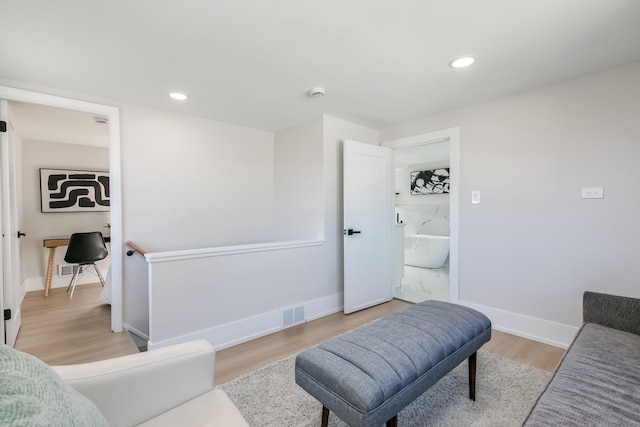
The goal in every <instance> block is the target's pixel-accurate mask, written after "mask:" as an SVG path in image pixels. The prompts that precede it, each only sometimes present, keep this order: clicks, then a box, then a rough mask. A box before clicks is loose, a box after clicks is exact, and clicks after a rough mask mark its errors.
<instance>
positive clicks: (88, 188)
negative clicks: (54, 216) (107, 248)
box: [40, 168, 111, 213]
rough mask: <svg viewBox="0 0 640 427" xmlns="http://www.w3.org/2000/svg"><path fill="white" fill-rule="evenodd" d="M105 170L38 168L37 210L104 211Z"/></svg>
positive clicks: (107, 194)
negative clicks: (38, 203)
mask: <svg viewBox="0 0 640 427" xmlns="http://www.w3.org/2000/svg"><path fill="white" fill-rule="evenodd" d="M110 197H111V193H110V188H109V172H108V171H89V170H72V169H45V168H41V169H40V209H41V211H42V212H43V213H50V212H108V211H109V209H110V207H111V200H110Z"/></svg>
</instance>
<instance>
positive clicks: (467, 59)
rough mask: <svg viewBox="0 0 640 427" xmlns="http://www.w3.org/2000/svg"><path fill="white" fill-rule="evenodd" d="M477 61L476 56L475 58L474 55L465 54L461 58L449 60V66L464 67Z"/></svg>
mask: <svg viewBox="0 0 640 427" xmlns="http://www.w3.org/2000/svg"><path fill="white" fill-rule="evenodd" d="M475 62H476V58H474V57H473V56H463V57H461V58H457V59H454V60H453V61H451V62H449V67H451V68H464V67H468V66H469V65H472V64H473V63H475Z"/></svg>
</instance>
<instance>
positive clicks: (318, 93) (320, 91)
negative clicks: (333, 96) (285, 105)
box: [309, 86, 325, 98]
mask: <svg viewBox="0 0 640 427" xmlns="http://www.w3.org/2000/svg"><path fill="white" fill-rule="evenodd" d="M324 93H325V90H324V88H323V87H320V86H316V87H312V88H311V89H309V96H310V97H312V98H322V97H323V96H324Z"/></svg>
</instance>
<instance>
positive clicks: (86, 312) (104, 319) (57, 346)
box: [16, 283, 564, 384]
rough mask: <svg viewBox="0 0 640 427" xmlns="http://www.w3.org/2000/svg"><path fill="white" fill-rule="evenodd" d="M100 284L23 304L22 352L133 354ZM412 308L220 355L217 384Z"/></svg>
mask: <svg viewBox="0 0 640 427" xmlns="http://www.w3.org/2000/svg"><path fill="white" fill-rule="evenodd" d="M101 290H102V288H101V286H100V284H99V283H98V284H95V285H84V286H79V287H78V288H76V292H75V294H74V296H73V300H69V297H68V294H67V293H66V289H65V288H57V289H52V290H51V291H50V294H49V297H48V298H44V291H37V292H29V293H28V294H27V296H26V297H25V301H24V303H23V305H22V310H23V314H22V327H21V329H20V333H19V334H18V340H17V342H16V348H17V349H18V350H21V351H24V352H26V353H30V354H33V355H34V356H36V357H38V358H40V359H42V360H44V361H45V362H46V363H48V364H50V365H66V364H73V363H85V362H91V361H95V360H102V359H108V358H111V357H117V356H122V355H126V354H132V353H134V352H135V350H134V348H133V345H132V344H131V342H130V340H129V338H128V337H127V335H126V334H125V333H113V332H111V330H110V306H109V305H106V304H103V303H101V302H99V301H98V296H99V295H100V292H101ZM410 305H411V304H410V303H407V302H404V301H400V300H392V301H390V302H388V303H386V304H381V305H378V306H376V307H372V308H369V309H367V310H362V311H358V312H356V313H352V314H349V315H345V314H343V313H336V314H332V315H330V316H327V317H323V318H321V319H317V320H314V321H311V322H307V323H303V324H301V325H298V326H294V327H291V328H288V329H285V330H283V331H280V332H276V333H274V334H270V335H267V336H265V337H262V338H258V339H255V340H252V341H249V342H246V343H243V344H239V345H236V346H234V347H230V348H227V349H223V350H219V351H218V352H217V353H216V367H215V383H216V384H223V383H225V382H227V381H230V380H232V379H234V378H236V377H238V376H240V375H242V374H245V373H247V372H250V371H252V370H254V369H257V368H260V367H262V366H265V365H267V364H269V363H271V362H274V361H276V360H280V359H282V358H284V357H287V356H290V355H292V354H295V353H298V352H300V351H302V350H304V349H305V348H308V347H310V346H313V345H316V344H318V343H320V342H323V341H326V340H328V339H330V338H333V337H335V336H337V335H340V334H342V333H344V332H347V331H349V330H351V329H354V328H357V327H358V326H361V325H363V324H366V323H369V322H371V321H373V320H375V319H377V318H379V317H382V316H386V315H388V314H391V313H395V312H397V311H399V310H402V309H404V308H406V307H408V306H410ZM483 350H486V351H489V352H492V353H495V354H498V355H501V356H503V357H507V358H509V359H513V360H515V361H517V362H520V363H525V364H528V365H532V366H535V367H537V368H539V369H544V370H546V371H552V370H553V369H554V368H555V366H556V364H557V363H558V361H559V360H560V358H561V357H562V355H563V354H564V350H563V349H561V348H558V347H553V346H550V345H546V344H542V343H539V342H536V341H532V340H528V339H526V338H521V337H517V336H515V335H511V334H506V333H504V332H499V331H495V330H494V331H493V334H492V338H491V341H489V342H488V343H487V344H485V345H484V347H483Z"/></svg>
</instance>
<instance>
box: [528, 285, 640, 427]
mask: <svg viewBox="0 0 640 427" xmlns="http://www.w3.org/2000/svg"><path fill="white" fill-rule="evenodd" d="M583 308H584V311H583V319H584V323H583V325H582V328H581V329H580V331H579V332H578V334H577V335H576V337H575V339H574V341H573V343H572V344H571V346H570V347H569V349H568V350H567V352H566V354H565V355H564V357H563V358H562V360H561V361H560V363H559V364H558V367H557V368H556V371H555V373H554V374H553V377H552V378H551V380H550V381H549V383H548V384H547V387H546V388H545V390H544V391H543V392H542V394H541V395H540V397H539V398H538V400H537V402H536V404H535V405H534V407H533V408H532V410H531V412H530V413H529V416H528V417H527V419H526V420H525V422H524V426H526V427H534V426H581V427H582V426H639V425H640V299H636V298H629V297H621V296H615V295H608V294H601V293H595V292H585V293H584V297H583Z"/></svg>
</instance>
